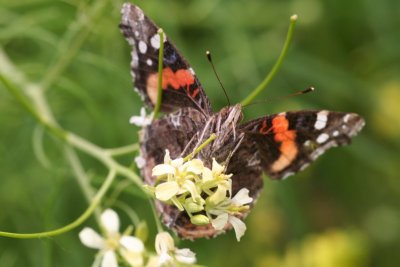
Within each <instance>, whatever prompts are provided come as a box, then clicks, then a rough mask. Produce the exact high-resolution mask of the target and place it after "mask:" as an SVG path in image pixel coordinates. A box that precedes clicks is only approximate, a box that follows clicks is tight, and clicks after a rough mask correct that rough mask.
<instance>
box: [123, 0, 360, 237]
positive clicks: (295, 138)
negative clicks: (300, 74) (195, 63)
mask: <svg viewBox="0 0 400 267" xmlns="http://www.w3.org/2000/svg"><path fill="white" fill-rule="evenodd" d="M121 12H122V21H121V24H120V28H121V30H122V32H123V34H124V36H125V38H126V39H127V41H128V43H129V44H130V45H131V46H132V47H133V50H132V62H131V73H132V76H133V79H134V84H135V90H136V91H137V92H138V93H139V94H140V96H141V97H142V99H143V101H144V102H145V104H146V106H147V107H149V108H153V107H154V104H155V103H156V99H157V81H158V54H159V47H160V36H159V34H158V33H157V31H158V27H157V26H156V25H155V24H154V23H153V22H152V21H151V20H150V19H149V18H148V17H147V16H145V15H144V14H143V11H142V10H141V9H140V8H138V7H137V6H135V5H133V4H124V6H123V8H122V11H121ZM162 78H163V79H162V89H163V90H162V104H161V110H162V111H163V112H164V113H165V116H163V117H161V118H159V119H156V120H154V121H152V122H151V124H149V125H147V126H146V127H144V129H143V132H142V137H141V156H142V157H143V159H144V160H145V164H144V167H143V169H142V174H143V176H144V180H145V182H146V183H148V184H150V185H153V184H154V177H152V175H151V171H152V169H153V167H154V166H155V165H157V164H160V163H163V158H164V153H165V150H166V149H168V150H169V151H170V154H171V157H172V158H176V157H180V156H184V155H186V154H188V153H190V152H191V151H193V150H194V149H195V148H196V146H198V144H200V143H202V142H204V141H205V139H207V138H208V137H209V136H210V135H211V134H212V133H216V134H217V138H216V139H215V140H214V141H213V142H212V143H211V144H209V145H208V146H206V147H205V148H204V149H202V150H201V151H200V153H198V154H197V156H196V157H197V158H199V159H201V160H202V161H203V162H205V165H206V166H208V167H210V166H211V163H212V158H215V159H216V160H217V161H218V162H221V163H223V162H225V164H227V172H226V173H232V174H233V176H232V195H234V194H236V192H238V191H239V190H240V189H241V188H244V187H245V188H247V189H249V190H250V193H249V195H250V196H251V197H252V198H253V199H257V197H258V196H259V194H260V191H261V189H262V186H263V181H262V173H263V172H265V173H266V174H267V175H268V176H269V177H271V178H272V179H283V178H286V177H288V176H290V175H292V174H294V173H296V172H299V171H301V170H303V169H304V168H306V167H307V166H308V165H309V164H310V163H311V162H312V161H314V160H315V159H316V158H317V157H318V156H320V155H321V154H322V153H324V152H325V151H326V150H327V149H329V148H331V147H335V146H341V145H346V144H349V143H350V141H351V137H353V136H354V135H356V134H357V133H358V132H359V131H360V130H361V129H362V127H363V126H364V120H363V119H362V118H361V117H360V116H359V115H357V114H355V113H342V112H334V111H327V110H317V111H312V110H311V111H305V110H302V111H290V112H283V113H280V114H274V115H268V116H265V117H261V118H258V119H255V120H251V121H249V122H245V123H240V122H241V120H242V117H243V115H242V110H241V109H242V107H241V105H240V104H237V105H234V106H228V107H225V108H223V109H222V110H221V111H219V112H217V113H214V112H212V110H211V106H210V103H209V101H208V98H207V96H206V94H205V91H204V89H203V87H202V86H201V84H200V82H199V81H198V79H197V77H196V75H195V73H194V71H193V69H192V68H191V67H190V65H189V64H188V63H187V62H186V60H185V59H184V58H183V57H182V56H181V55H180V54H179V52H178V50H177V49H176V48H175V46H174V45H173V44H172V43H171V42H170V41H169V40H168V38H166V37H165V39H164V63H163V70H162ZM227 159H229V162H226V161H227ZM157 209H158V211H159V212H160V214H161V215H162V218H163V221H164V223H165V224H166V225H167V226H168V227H170V228H172V229H174V230H175V231H176V232H177V233H178V234H179V235H180V236H181V237H183V238H190V239H193V238H198V237H211V236H215V235H216V234H218V233H217V232H216V231H215V230H214V228H213V227H212V226H211V225H207V226H196V225H193V224H191V223H190V220H189V218H188V217H187V215H186V214H184V213H182V212H179V210H178V209H177V208H175V207H174V206H170V205H166V204H163V203H160V202H158V203H157Z"/></svg>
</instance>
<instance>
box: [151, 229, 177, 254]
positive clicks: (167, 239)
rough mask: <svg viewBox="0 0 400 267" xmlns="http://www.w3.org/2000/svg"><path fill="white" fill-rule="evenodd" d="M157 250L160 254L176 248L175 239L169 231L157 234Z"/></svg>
mask: <svg viewBox="0 0 400 267" xmlns="http://www.w3.org/2000/svg"><path fill="white" fill-rule="evenodd" d="M155 247H156V251H157V254H158V255H160V256H161V255H162V254H163V253H168V251H172V250H174V249H175V244H174V239H172V236H171V235H170V234H169V233H168V232H161V233H159V234H157V236H156V245H155Z"/></svg>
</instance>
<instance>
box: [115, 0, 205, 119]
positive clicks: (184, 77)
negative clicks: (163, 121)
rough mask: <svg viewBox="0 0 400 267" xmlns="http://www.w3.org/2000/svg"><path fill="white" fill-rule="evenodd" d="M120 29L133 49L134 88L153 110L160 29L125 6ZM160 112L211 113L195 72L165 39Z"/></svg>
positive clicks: (155, 96) (140, 12) (134, 10)
mask: <svg viewBox="0 0 400 267" xmlns="http://www.w3.org/2000/svg"><path fill="white" fill-rule="evenodd" d="M121 13H122V20H121V23H120V28H121V30H122V32H123V34H124V36H125V38H126V40H127V41H128V43H129V44H130V45H131V46H132V48H133V49H132V52H131V55H132V61H131V74H132V76H133V80H134V84H135V88H136V90H137V91H138V93H139V94H140V95H141V97H142V98H143V101H144V102H145V103H146V105H147V106H148V107H150V108H152V107H154V105H155V103H156V101H157V88H158V54H159V48H160V35H159V34H158V29H159V28H158V27H157V26H156V25H155V24H154V23H153V22H152V21H151V20H150V19H149V18H148V17H147V16H146V15H144V14H143V11H142V10H141V9H140V8H138V7H137V6H135V5H132V4H128V3H126V4H124V6H123V8H122V11H121ZM162 89H163V94H162V103H161V110H162V111H164V112H171V111H174V110H177V109H178V108H183V107H192V108H195V109H197V110H200V111H201V112H203V113H204V114H206V115H208V114H210V113H211V107H210V104H209V101H208V99H207V96H206V94H205V92H204V89H203V88H202V86H201V84H200V82H199V81H198V79H197V77H196V75H195V73H194V71H193V69H192V68H191V67H190V65H189V64H188V63H187V62H186V60H185V59H184V58H183V57H182V56H181V55H180V54H179V52H178V51H177V49H176V48H175V46H174V45H173V44H172V43H171V42H170V41H169V39H168V38H167V37H166V36H165V35H164V60H163V70H162Z"/></svg>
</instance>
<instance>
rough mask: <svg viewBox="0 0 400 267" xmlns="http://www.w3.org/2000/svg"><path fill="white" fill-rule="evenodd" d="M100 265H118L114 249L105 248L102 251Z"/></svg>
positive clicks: (104, 266) (113, 266)
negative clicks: (104, 250) (105, 249)
mask: <svg viewBox="0 0 400 267" xmlns="http://www.w3.org/2000/svg"><path fill="white" fill-rule="evenodd" d="M101 267H118V262H117V257H116V256H115V253H114V250H107V251H106V252H105V253H104V257H103V260H102V262H101Z"/></svg>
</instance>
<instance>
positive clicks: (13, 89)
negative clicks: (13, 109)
mask: <svg viewBox="0 0 400 267" xmlns="http://www.w3.org/2000/svg"><path fill="white" fill-rule="evenodd" d="M0 82H2V83H3V85H4V87H5V88H6V89H7V90H8V91H9V92H10V93H11V94H12V95H13V96H14V97H15V98H16V99H17V101H18V102H19V103H20V104H21V105H22V106H23V107H24V108H25V109H26V110H27V111H28V112H29V113H30V114H31V115H32V116H33V117H34V118H35V119H36V120H37V121H38V122H39V123H40V124H42V125H43V126H44V127H45V128H46V129H47V130H49V131H50V132H51V133H52V134H54V135H55V136H57V137H58V138H60V139H61V140H65V139H66V135H65V132H64V130H62V129H61V128H59V127H58V126H57V125H55V124H54V123H52V122H50V121H49V120H47V119H46V118H44V117H43V116H41V115H40V114H39V113H38V112H37V111H36V110H35V109H34V108H33V106H32V105H31V104H30V103H29V102H28V100H27V99H26V97H25V96H24V95H23V94H22V93H21V92H20V90H19V89H18V88H17V87H16V86H14V84H12V83H11V82H10V81H9V80H7V79H6V78H5V77H4V76H3V75H1V74H0Z"/></svg>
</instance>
